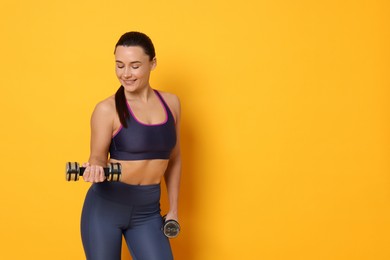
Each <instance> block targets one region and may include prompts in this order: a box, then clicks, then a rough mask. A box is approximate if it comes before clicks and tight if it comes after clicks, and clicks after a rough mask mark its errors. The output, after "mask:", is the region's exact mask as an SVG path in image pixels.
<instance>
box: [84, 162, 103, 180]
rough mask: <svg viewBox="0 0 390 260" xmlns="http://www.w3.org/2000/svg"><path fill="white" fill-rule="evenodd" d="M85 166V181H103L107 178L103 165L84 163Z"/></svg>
mask: <svg viewBox="0 0 390 260" xmlns="http://www.w3.org/2000/svg"><path fill="white" fill-rule="evenodd" d="M83 167H85V171H84V173H83V179H84V181H86V182H92V183H96V182H103V181H104V180H105V179H106V176H105V175H104V169H103V167H102V166H99V165H90V164H89V163H83Z"/></svg>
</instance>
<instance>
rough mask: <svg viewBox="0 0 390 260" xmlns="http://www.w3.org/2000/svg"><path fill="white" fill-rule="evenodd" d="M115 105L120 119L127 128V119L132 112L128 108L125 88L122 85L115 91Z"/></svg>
mask: <svg viewBox="0 0 390 260" xmlns="http://www.w3.org/2000/svg"><path fill="white" fill-rule="evenodd" d="M115 107H116V112H117V113H118V116H119V121H120V122H121V124H122V126H123V127H124V128H127V122H126V119H128V118H129V117H130V114H129V109H128V108H127V101H126V96H125V88H124V87H123V86H120V88H119V89H118V90H117V91H116V93H115Z"/></svg>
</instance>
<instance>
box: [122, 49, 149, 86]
mask: <svg viewBox="0 0 390 260" xmlns="http://www.w3.org/2000/svg"><path fill="white" fill-rule="evenodd" d="M115 62H116V66H115V72H116V76H117V77H118V79H119V82H120V83H121V84H122V86H123V87H124V88H125V90H126V91H129V92H134V91H138V90H141V89H143V88H145V87H147V86H149V77H150V72H151V71H152V70H153V69H154V68H155V67H156V59H155V58H154V59H153V60H152V61H151V60H150V58H149V56H148V55H146V54H145V52H144V50H143V48H142V47H139V46H128V47H127V46H118V47H117V48H116V51H115Z"/></svg>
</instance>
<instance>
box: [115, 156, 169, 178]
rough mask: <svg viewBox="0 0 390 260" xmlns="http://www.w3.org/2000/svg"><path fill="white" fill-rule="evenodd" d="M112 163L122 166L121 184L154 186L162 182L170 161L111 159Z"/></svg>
mask: <svg viewBox="0 0 390 260" xmlns="http://www.w3.org/2000/svg"><path fill="white" fill-rule="evenodd" d="M110 162H114V163H120V164H121V168H122V169H121V171H122V176H121V182H124V183H126V184H130V185H152V184H158V183H160V182H161V178H162V177H163V175H164V173H165V171H166V169H167V167H168V160H161V159H158V160H156V159H154V160H136V161H125V160H116V159H113V158H111V159H110Z"/></svg>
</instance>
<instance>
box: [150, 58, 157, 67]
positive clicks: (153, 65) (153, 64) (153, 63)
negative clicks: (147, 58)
mask: <svg viewBox="0 0 390 260" xmlns="http://www.w3.org/2000/svg"><path fill="white" fill-rule="evenodd" d="M156 67H157V59H156V57H154V58H153V60H152V68H151V70H154V69H155V68H156Z"/></svg>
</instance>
